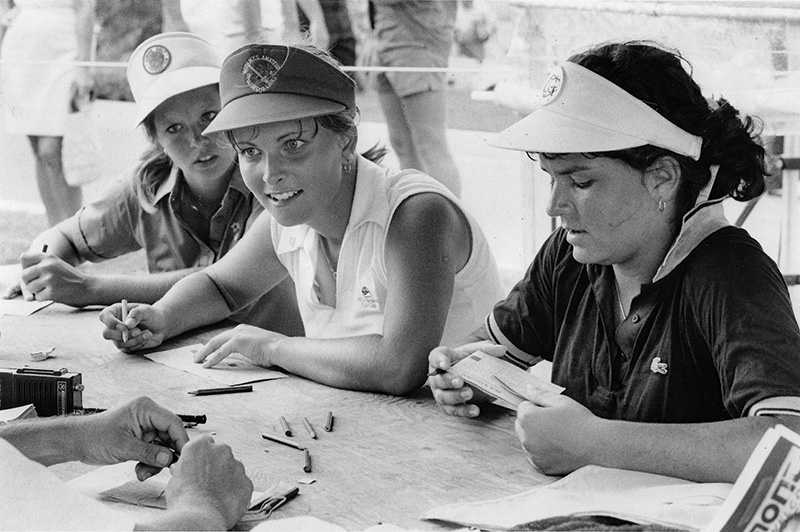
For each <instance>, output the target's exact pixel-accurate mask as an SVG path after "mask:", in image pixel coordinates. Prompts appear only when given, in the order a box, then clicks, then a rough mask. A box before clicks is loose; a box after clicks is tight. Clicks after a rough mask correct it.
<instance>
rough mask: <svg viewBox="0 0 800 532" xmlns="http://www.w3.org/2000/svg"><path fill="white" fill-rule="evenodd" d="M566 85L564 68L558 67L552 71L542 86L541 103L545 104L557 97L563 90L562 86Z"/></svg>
mask: <svg viewBox="0 0 800 532" xmlns="http://www.w3.org/2000/svg"><path fill="white" fill-rule="evenodd" d="M563 85H564V69H563V68H561V67H560V66H559V67H556V69H555V70H553V71H552V72H550V76H549V77H548V78H547V81H545V82H544V87H542V100H541V104H542V105H545V104H548V103H550V102H552V101H553V100H555V99H556V96H558V95H559V93H560V92H561V87H562V86H563Z"/></svg>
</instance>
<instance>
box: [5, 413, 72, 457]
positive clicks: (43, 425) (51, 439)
mask: <svg viewBox="0 0 800 532" xmlns="http://www.w3.org/2000/svg"><path fill="white" fill-rule="evenodd" d="M83 433H85V431H83V430H81V429H80V418H78V417H67V418H48V419H47V420H44V419H32V420H24V421H17V422H12V423H7V424H5V425H0V438H3V439H4V440H6V441H8V442H9V443H10V444H11V445H13V446H14V447H16V448H17V449H18V450H19V451H20V452H21V453H22V454H24V455H25V456H27V457H28V458H30V459H31V460H34V461H36V462H39V463H40V464H43V465H46V466H49V465H53V464H60V463H62V462H71V461H74V460H80V459H81V457H82V456H83V455H82V453H81V451H80V449H81V446H82V445H83V442H82V440H81V437H82V436H83Z"/></svg>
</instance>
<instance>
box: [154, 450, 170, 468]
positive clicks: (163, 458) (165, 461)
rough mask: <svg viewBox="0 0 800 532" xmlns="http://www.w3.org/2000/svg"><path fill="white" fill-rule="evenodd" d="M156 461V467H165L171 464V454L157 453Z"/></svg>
mask: <svg viewBox="0 0 800 532" xmlns="http://www.w3.org/2000/svg"><path fill="white" fill-rule="evenodd" d="M157 461H158V465H160V466H161V467H167V466H168V465H169V464H170V463H172V453H171V452H166V451H162V452H160V453H158V458H157Z"/></svg>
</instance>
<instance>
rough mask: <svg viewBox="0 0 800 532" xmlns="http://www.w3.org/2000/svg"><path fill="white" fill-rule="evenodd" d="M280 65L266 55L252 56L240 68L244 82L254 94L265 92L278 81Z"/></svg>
mask: <svg viewBox="0 0 800 532" xmlns="http://www.w3.org/2000/svg"><path fill="white" fill-rule="evenodd" d="M278 70H280V65H279V64H278V62H277V61H275V60H274V59H273V58H271V57H270V56H268V55H254V56H251V57H248V58H247V61H245V62H244V66H243V67H242V74H243V75H244V82H245V83H246V84H247V86H248V87H250V88H251V89H253V91H254V92H259V93H262V92H267V91H268V90H269V88H270V87H272V85H273V84H274V83H275V81H276V80H277V79H278Z"/></svg>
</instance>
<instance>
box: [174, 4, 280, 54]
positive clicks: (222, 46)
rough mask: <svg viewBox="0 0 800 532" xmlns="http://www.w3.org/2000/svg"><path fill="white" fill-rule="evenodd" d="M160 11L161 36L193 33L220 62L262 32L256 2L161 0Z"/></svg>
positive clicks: (259, 7) (254, 39)
mask: <svg viewBox="0 0 800 532" xmlns="http://www.w3.org/2000/svg"><path fill="white" fill-rule="evenodd" d="M161 11H162V21H163V22H162V28H163V31H164V32H170V31H189V32H191V33H194V34H195V35H197V36H199V37H202V38H203V39H204V40H205V41H206V42H208V43H209V44H210V45H211V47H212V48H213V49H214V51H216V52H217V53H218V54H219V55H220V56H221V57H223V58H224V57H225V56H226V55H228V54H229V53H231V52H232V51H234V50H236V49H237V48H241V47H242V46H244V45H245V44H248V43H251V42H255V41H256V40H257V39H258V38H259V37H260V35H261V34H262V32H263V31H264V28H262V25H261V20H262V16H261V2H259V0H162V1H161Z"/></svg>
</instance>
